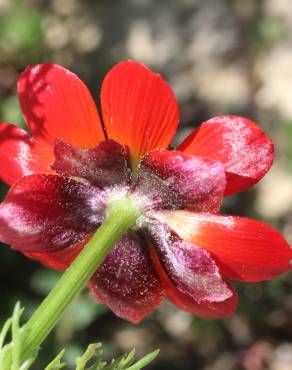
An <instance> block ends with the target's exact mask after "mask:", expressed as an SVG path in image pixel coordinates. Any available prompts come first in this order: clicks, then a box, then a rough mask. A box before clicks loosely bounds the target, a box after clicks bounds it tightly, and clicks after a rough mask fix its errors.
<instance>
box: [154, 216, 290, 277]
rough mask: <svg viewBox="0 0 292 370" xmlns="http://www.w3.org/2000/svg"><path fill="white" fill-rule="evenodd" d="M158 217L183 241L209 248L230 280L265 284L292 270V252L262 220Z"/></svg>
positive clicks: (215, 217)
mask: <svg viewBox="0 0 292 370" xmlns="http://www.w3.org/2000/svg"><path fill="white" fill-rule="evenodd" d="M155 217H156V218H157V219H159V220H160V221H162V222H166V223H167V224H168V225H169V226H170V227H171V228H172V229H173V230H174V231H175V232H176V233H177V234H178V235H179V236H180V237H181V238H182V239H184V240H186V241H188V242H189V243H196V244H197V245H199V246H201V247H203V248H205V249H207V250H208V251H209V252H210V253H211V254H212V256H213V257H214V258H216V261H217V264H218V266H219V267H220V271H221V273H222V274H223V275H224V276H226V277H228V278H231V279H236V280H242V281H251V282H253V281H254V282H255V281H262V280H266V279H270V278H272V277H274V276H277V275H280V274H282V273H283V272H286V271H288V270H290V269H291V264H290V262H291V260H292V249H291V248H290V247H289V245H288V243H287V242H286V241H285V240H284V239H283V238H282V236H281V235H280V234H279V233H278V232H277V231H275V230H274V229H272V228H271V227H270V226H268V225H265V224H263V223H261V222H259V221H256V220H251V219H248V218H243V217H236V216H220V215H212V214H195V213H191V212H186V211H176V212H157V213H155Z"/></svg>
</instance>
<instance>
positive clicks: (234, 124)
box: [178, 116, 274, 195]
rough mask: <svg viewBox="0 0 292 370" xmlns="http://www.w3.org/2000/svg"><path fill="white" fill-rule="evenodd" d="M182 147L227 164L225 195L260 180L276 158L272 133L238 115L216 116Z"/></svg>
mask: <svg viewBox="0 0 292 370" xmlns="http://www.w3.org/2000/svg"><path fill="white" fill-rule="evenodd" d="M178 149H179V150H181V151H183V152H185V153H190V154H194V155H198V156H202V157H207V158H212V159H216V160H220V161H221V162H222V163H224V165H225V168H226V172H227V186H226V189H225V195H230V194H234V193H238V192H240V191H242V190H244V189H246V188H248V187H250V186H251V185H253V184H255V183H256V182H258V181H259V180H260V179H261V178H262V177H263V176H264V175H265V174H266V172H267V171H268V170H269V168H270V167H271V165H272V162H273V159H274V147H273V144H272V142H271V140H270V139H269V138H268V136H267V135H266V134H265V133H264V132H263V131H262V130H261V129H260V127H259V126H258V125H257V124H256V123H254V122H252V121H250V120H248V119H247V118H243V117H237V116H221V117H215V118H212V119H210V120H209V121H207V122H204V123H203V124H202V125H201V126H200V127H199V128H198V129H196V130H195V131H194V132H193V133H192V134H191V135H189V136H188V137H187V138H186V140H185V141H184V142H183V143H182V144H181V145H180V146H179V147H178Z"/></svg>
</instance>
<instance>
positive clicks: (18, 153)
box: [0, 122, 54, 185]
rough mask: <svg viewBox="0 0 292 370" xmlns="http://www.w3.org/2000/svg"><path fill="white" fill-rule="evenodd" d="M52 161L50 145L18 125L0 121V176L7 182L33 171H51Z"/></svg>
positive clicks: (12, 181)
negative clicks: (34, 138)
mask: <svg viewBox="0 0 292 370" xmlns="http://www.w3.org/2000/svg"><path fill="white" fill-rule="evenodd" d="M53 162H54V156H53V150H52V148H51V147H49V146H48V145H46V144H45V143H40V142H38V141H36V140H33V139H32V138H31V137H30V135H29V134H28V133H27V132H26V131H24V130H22V129H21V128H19V127H16V126H14V125H11V124H9V123H4V122H1V123H0V168H1V172H0V176H1V179H2V180H3V181H5V182H6V183H7V184H9V185H12V184H13V183H14V182H15V181H16V180H18V179H19V178H20V177H22V176H26V175H31V174H33V173H50V172H53V171H52V170H51V169H50V165H51V164H52V163H53Z"/></svg>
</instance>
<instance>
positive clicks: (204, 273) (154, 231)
mask: <svg viewBox="0 0 292 370" xmlns="http://www.w3.org/2000/svg"><path fill="white" fill-rule="evenodd" d="M144 227H145V238H147V239H148V240H149V241H150V243H151V244H152V245H153V247H154V249H155V251H156V253H157V255H158V257H159V260H160V261H161V265H162V266H163V268H164V270H165V272H166V273H167V275H168V276H169V278H170V280H171V281H172V282H173V284H174V285H175V286H176V287H177V289H178V290H179V291H180V292H182V293H184V294H186V295H188V296H190V297H192V299H194V300H195V301H196V302H197V303H201V302H202V301H209V302H221V301H224V300H226V299H228V298H230V297H231V295H232V292H231V291H230V290H229V288H228V287H227V285H226V283H225V282H224V281H223V279H222V277H221V275H220V273H219V269H218V267H217V265H216V263H215V261H214V260H213V259H212V257H211V255H210V254H209V252H208V251H207V250H205V249H203V248H200V247H198V246H197V245H195V244H191V243H188V242H186V241H184V240H181V239H179V238H178V237H176V236H175V235H174V234H172V233H171V231H170V229H169V227H168V226H167V225H166V224H164V223H161V222H157V221H151V220H149V221H147V220H146V221H145V226H144Z"/></svg>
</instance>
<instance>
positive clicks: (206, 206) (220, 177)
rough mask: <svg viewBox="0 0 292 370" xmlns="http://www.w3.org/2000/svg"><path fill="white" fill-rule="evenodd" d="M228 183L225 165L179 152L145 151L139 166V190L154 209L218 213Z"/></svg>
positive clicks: (140, 195) (137, 190)
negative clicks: (146, 152)
mask: <svg viewBox="0 0 292 370" xmlns="http://www.w3.org/2000/svg"><path fill="white" fill-rule="evenodd" d="M225 185H226V179H225V170H224V166H223V165H222V163H221V162H219V161H214V160H212V159H205V158H200V157H196V156H193V155H189V154H184V153H181V152H179V151H175V150H173V151H169V150H156V151H153V152H150V153H148V154H146V155H145V156H144V157H143V159H142V161H141V165H140V167H139V175H138V183H137V188H136V192H137V194H138V195H139V197H140V198H142V199H143V195H145V196H146V197H147V198H145V204H143V206H144V208H147V201H150V204H149V208H151V209H155V208H156V209H162V208H169V209H189V210H193V211H196V212H217V211H218V210H219V208H220V204H221V200H222V197H223V192H224V189H225Z"/></svg>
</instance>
